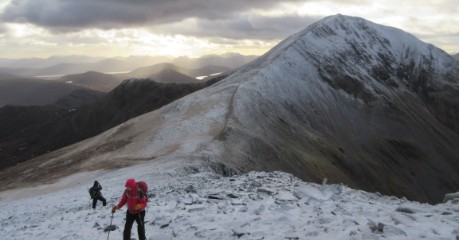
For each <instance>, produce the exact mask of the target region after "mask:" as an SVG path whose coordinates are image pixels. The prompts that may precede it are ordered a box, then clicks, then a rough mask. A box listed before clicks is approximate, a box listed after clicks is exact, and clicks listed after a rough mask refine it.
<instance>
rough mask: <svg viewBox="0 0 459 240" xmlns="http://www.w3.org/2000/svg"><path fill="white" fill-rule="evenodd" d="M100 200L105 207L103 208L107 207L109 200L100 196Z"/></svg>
mask: <svg viewBox="0 0 459 240" xmlns="http://www.w3.org/2000/svg"><path fill="white" fill-rule="evenodd" d="M99 200H100V201H102V205H103V206H106V205H107V200H106V199H105V198H104V197H102V196H99Z"/></svg>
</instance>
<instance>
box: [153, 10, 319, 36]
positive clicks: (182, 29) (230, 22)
mask: <svg viewBox="0 0 459 240" xmlns="http://www.w3.org/2000/svg"><path fill="white" fill-rule="evenodd" d="M318 19H319V18H315V17H309V16H296V15H287V16H276V17H272V16H259V15H255V14H246V15H244V16H242V15H240V16H233V17H232V18H228V19H225V20H218V21H212V20H207V19H200V20H196V21H194V24H189V23H188V24H187V23H186V22H182V23H179V24H173V25H163V26H157V27H154V28H153V31H154V32H156V33H161V34H183V35H188V36H196V37H215V36H218V37H221V38H228V39H260V40H277V39H283V38H285V37H287V36H289V35H291V34H292V33H295V32H298V31H300V30H302V29H304V28H306V27H307V26H308V25H309V24H311V23H313V22H315V21H317V20H318Z"/></svg>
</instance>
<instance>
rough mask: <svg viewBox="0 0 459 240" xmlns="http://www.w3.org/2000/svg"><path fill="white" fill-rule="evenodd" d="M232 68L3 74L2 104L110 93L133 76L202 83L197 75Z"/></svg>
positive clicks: (48, 101) (0, 81) (163, 66)
mask: <svg viewBox="0 0 459 240" xmlns="http://www.w3.org/2000/svg"><path fill="white" fill-rule="evenodd" d="M230 70H231V68H228V67H223V66H214V65H212V66H210V65H209V66H205V67H203V68H200V69H186V68H183V67H178V66H176V65H174V64H171V63H161V64H156V65H152V66H148V67H142V68H138V69H135V70H133V71H131V72H128V73H118V74H105V73H100V72H85V73H79V74H71V75H65V76H63V77H59V78H55V79H51V80H48V79H44V78H33V77H29V78H26V77H18V76H14V75H11V74H3V75H0V107H1V106H4V105H7V104H9V105H18V106H30V105H46V104H53V103H54V102H55V101H57V100H58V99H59V98H61V97H63V96H65V95H67V94H69V93H71V92H72V91H74V90H76V89H88V90H93V91H98V92H109V91H111V90H112V89H114V88H115V87H116V86H118V85H119V84H120V83H121V82H122V81H123V80H125V79H130V78H141V79H143V78H149V79H152V80H155V81H158V82H164V83H199V82H201V81H200V80H197V79H196V77H199V76H210V75H212V74H215V73H222V72H228V71H230Z"/></svg>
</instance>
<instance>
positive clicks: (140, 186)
mask: <svg viewBox="0 0 459 240" xmlns="http://www.w3.org/2000/svg"><path fill="white" fill-rule="evenodd" d="M136 184H137V191H138V193H139V197H140V198H143V197H145V198H146V199H147V201H148V200H149V199H148V185H147V183H146V182H144V181H138V182H136Z"/></svg>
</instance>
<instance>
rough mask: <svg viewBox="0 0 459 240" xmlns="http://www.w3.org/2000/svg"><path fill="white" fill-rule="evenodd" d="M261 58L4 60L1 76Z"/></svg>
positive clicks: (0, 65) (126, 69) (232, 65)
mask: <svg viewBox="0 0 459 240" xmlns="http://www.w3.org/2000/svg"><path fill="white" fill-rule="evenodd" d="M256 57H257V56H244V55H240V54H225V55H209V56H203V57H200V58H188V57H180V58H176V59H174V58H170V57H150V56H132V57H117V58H94V57H86V56H61V57H59V56H56V57H50V58H47V59H39V58H33V59H0V73H8V74H12V75H18V76H28V77H31V76H33V77H36V76H48V77H59V76H62V75H68V74H78V73H84V72H88V71H95V72H101V73H119V72H130V71H133V70H135V69H137V68H140V67H147V66H151V65H155V64H159V63H172V64H174V65H177V66H179V67H182V68H187V69H200V68H204V67H206V66H211V65H213V66H215V65H217V66H224V67H227V68H231V69H233V68H237V67H239V66H241V65H243V64H245V63H248V62H250V61H251V60H253V59H255V58H256Z"/></svg>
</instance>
